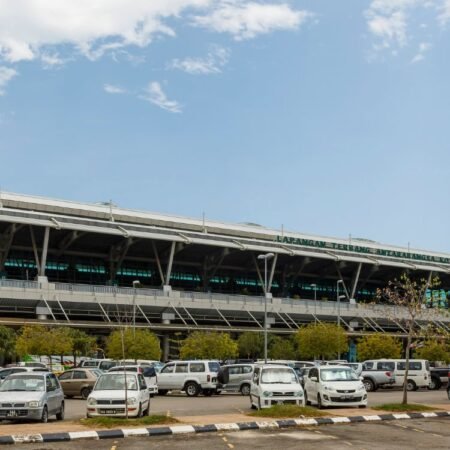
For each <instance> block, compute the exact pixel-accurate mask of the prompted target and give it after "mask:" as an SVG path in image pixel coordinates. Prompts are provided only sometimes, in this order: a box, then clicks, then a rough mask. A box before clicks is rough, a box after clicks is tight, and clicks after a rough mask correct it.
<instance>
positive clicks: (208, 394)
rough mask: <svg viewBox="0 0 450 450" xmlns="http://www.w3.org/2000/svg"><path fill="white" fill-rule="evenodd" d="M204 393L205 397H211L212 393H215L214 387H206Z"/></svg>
mask: <svg viewBox="0 0 450 450" xmlns="http://www.w3.org/2000/svg"><path fill="white" fill-rule="evenodd" d="M203 395H204V396H205V397H211V395H213V390H212V389H204V390H203Z"/></svg>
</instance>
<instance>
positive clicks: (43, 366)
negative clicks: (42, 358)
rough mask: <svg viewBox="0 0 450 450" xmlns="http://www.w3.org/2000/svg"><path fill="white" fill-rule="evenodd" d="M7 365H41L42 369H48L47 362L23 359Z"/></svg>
mask: <svg viewBox="0 0 450 450" xmlns="http://www.w3.org/2000/svg"><path fill="white" fill-rule="evenodd" d="M7 367H40V368H41V369H48V366H47V364H44V363H41V362H37V361H21V362H18V363H17V364H8V366H7Z"/></svg>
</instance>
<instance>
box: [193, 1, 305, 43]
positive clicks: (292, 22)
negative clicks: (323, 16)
mask: <svg viewBox="0 0 450 450" xmlns="http://www.w3.org/2000/svg"><path fill="white" fill-rule="evenodd" d="M311 16H312V14H311V13H309V12H307V11H300V10H294V9H292V8H291V7H290V6H289V5H287V4H286V3H282V4H262V3H256V2H242V1H239V0H229V1H221V2H219V5H218V6H217V7H216V8H214V9H213V10H212V11H211V12H209V13H208V14H206V15H197V16H195V17H194V19H193V23H194V24H195V25H197V26H201V27H204V28H207V29H209V30H212V31H216V32H219V33H229V34H231V35H232V36H233V37H234V39H236V40H243V39H251V38H254V37H256V36H258V35H259V34H266V33H270V32H272V31H276V30H294V29H297V28H298V27H299V26H300V25H301V24H302V23H303V22H305V21H306V19H307V18H309V17H311Z"/></svg>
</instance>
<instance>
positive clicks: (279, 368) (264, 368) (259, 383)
mask: <svg viewBox="0 0 450 450" xmlns="http://www.w3.org/2000/svg"><path fill="white" fill-rule="evenodd" d="M278 404H295V405H299V406H305V397H304V394H303V388H302V386H301V384H300V382H299V380H298V377H297V375H296V373H295V371H294V369H292V368H291V367H288V366H285V365H277V364H262V365H256V366H255V369H254V372H253V378H252V382H251V385H250V406H251V407H252V408H253V409H261V408H270V407H271V406H273V405H278Z"/></svg>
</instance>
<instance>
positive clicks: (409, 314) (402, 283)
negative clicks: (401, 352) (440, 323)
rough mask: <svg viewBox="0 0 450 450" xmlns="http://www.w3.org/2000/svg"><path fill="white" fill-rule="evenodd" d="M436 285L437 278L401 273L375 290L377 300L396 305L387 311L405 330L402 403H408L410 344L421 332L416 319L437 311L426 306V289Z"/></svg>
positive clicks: (426, 318) (426, 316) (428, 318)
mask: <svg viewBox="0 0 450 450" xmlns="http://www.w3.org/2000/svg"><path fill="white" fill-rule="evenodd" d="M438 285H439V280H438V279H437V278H434V279H431V276H430V278H429V279H428V280H425V279H420V280H418V281H416V280H414V279H411V278H410V277H408V275H406V274H403V275H402V276H401V277H400V280H394V281H390V282H389V284H388V286H387V287H386V288H385V289H382V290H381V289H379V290H378V291H377V298H378V299H379V300H383V301H386V302H387V303H388V304H390V305H392V306H395V307H396V308H393V309H392V311H387V312H388V313H392V314H393V315H396V316H397V317H396V319H397V321H398V322H403V324H404V327H405V330H406V332H407V340H406V348H405V359H406V367H405V379H404V382H403V399H402V404H404V405H406V404H407V403H408V391H407V384H408V372H409V356H410V353H411V345H412V342H413V338H414V337H417V336H418V335H419V334H420V333H421V331H420V327H419V326H418V324H417V321H418V320H419V319H422V320H428V321H429V320H430V318H431V317H432V315H434V314H435V313H436V312H438V309H427V307H426V293H427V290H428V289H432V288H433V287H435V286H438Z"/></svg>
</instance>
